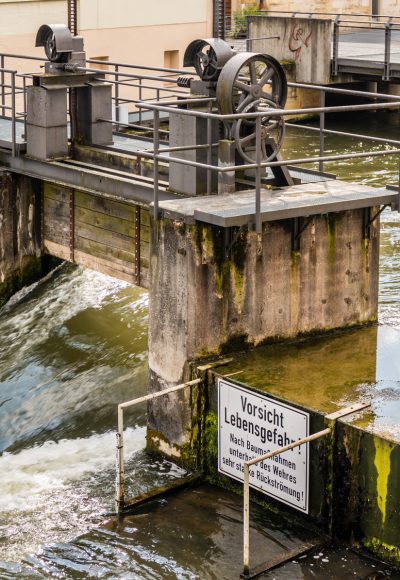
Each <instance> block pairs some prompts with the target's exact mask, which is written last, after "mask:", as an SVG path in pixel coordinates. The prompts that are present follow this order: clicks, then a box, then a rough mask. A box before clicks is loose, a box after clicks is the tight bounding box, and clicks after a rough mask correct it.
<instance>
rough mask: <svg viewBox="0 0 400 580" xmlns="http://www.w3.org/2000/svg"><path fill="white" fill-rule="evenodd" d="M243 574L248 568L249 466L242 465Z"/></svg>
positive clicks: (247, 571) (245, 573)
mask: <svg viewBox="0 0 400 580" xmlns="http://www.w3.org/2000/svg"><path fill="white" fill-rule="evenodd" d="M243 469H244V470H243V478H244V479H243V574H244V575H245V576H247V575H248V573H249V570H250V466H249V465H248V464H247V463H244V465H243Z"/></svg>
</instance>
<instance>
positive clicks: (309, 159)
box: [138, 149, 400, 173]
mask: <svg viewBox="0 0 400 580" xmlns="http://www.w3.org/2000/svg"><path fill="white" fill-rule="evenodd" d="M138 153H140V155H141V156H142V157H148V158H149V159H153V157H154V156H153V154H151V153H150V154H148V153H147V152H146V151H138ZM398 154H400V149H389V150H387V151H367V152H365V153H347V154H342V155H329V156H325V157H324V161H325V162H327V161H338V160H342V159H359V158H363V157H381V156H383V155H398ZM158 159H159V161H166V162H169V161H170V158H169V157H167V156H164V155H162V154H161V155H160V154H159V155H158ZM320 159H321V158H320V157H303V158H300V159H289V160H287V161H267V162H265V163H261V164H260V167H283V166H286V165H302V164H307V163H318V162H319V161H320ZM174 163H182V164H183V165H190V166H192V167H200V168H203V169H211V170H212V171H219V172H221V173H227V172H230V171H244V170H246V169H256V168H257V164H256V163H248V164H247V165H232V166H231V167H217V166H214V165H207V163H198V162H197V161H189V160H186V159H179V158H178V157H176V158H174Z"/></svg>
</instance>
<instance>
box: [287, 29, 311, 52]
mask: <svg viewBox="0 0 400 580" xmlns="http://www.w3.org/2000/svg"><path fill="white" fill-rule="evenodd" d="M311 37H312V30H311V32H310V33H309V34H308V35H306V32H305V31H304V29H303V28H302V26H301V25H299V24H294V25H293V26H292V30H291V32H290V38H289V50H290V52H293V54H294V60H299V58H300V56H301V51H302V49H303V47H304V46H305V47H306V48H308V47H309V46H310V45H311Z"/></svg>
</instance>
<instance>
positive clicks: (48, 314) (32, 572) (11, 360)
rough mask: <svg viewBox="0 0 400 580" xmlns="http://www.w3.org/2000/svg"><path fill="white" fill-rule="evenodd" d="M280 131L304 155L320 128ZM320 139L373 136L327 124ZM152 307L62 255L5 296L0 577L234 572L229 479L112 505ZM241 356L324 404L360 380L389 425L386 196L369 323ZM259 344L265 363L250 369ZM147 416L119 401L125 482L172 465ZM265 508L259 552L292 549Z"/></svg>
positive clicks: (397, 307) (346, 570) (237, 530)
mask: <svg viewBox="0 0 400 580" xmlns="http://www.w3.org/2000/svg"><path fill="white" fill-rule="evenodd" d="M397 121H398V119H397V116H396V115H393V114H390V115H379V116H375V117H374V116H372V115H366V116H365V117H364V118H363V119H358V120H357V122H354V121H353V120H352V119H351V118H347V119H346V118H345V119H343V120H341V121H340V122H339V121H338V120H337V119H331V120H330V125H331V127H333V126H335V127H338V126H340V127H341V128H345V129H346V130H353V131H355V132H365V133H370V134H375V135H380V136H385V135H387V136H389V137H392V138H397V135H398V124H397ZM285 147H286V156H289V155H290V157H292V158H294V157H304V156H305V155H313V154H315V153H316V152H317V137H316V136H315V135H312V134H309V133H306V132H305V131H302V130H298V129H291V130H289V131H288V136H287V139H286V145H285ZM326 148H327V153H329V152H344V151H346V152H354V151H361V150H362V149H363V148H364V149H366V148H369V149H371V150H377V149H381V148H382V145H374V144H370V143H367V144H365V143H364V144H363V143H361V142H360V141H359V140H357V139H352V140H349V139H343V138H340V137H328V138H327V141H326ZM289 152H290V153H289ZM326 170H327V171H334V172H335V173H337V174H338V177H340V178H342V179H346V180H350V181H351V180H354V181H361V182H362V183H365V184H371V185H385V184H386V183H393V184H395V183H396V182H397V181H398V170H399V167H398V160H396V159H394V158H392V157H387V158H382V157H381V158H376V159H374V158H372V157H371V158H368V159H363V160H359V161H343V162H341V163H340V165H339V167H333V166H332V165H327V166H326ZM147 317H148V301H147V294H146V292H145V291H142V290H140V289H137V288H134V287H131V286H129V285H128V284H125V283H123V282H119V281H116V280H114V279H111V278H108V277H105V276H103V275H100V274H98V273H94V272H92V271H90V270H84V269H82V268H77V267H74V266H71V265H68V264H65V265H62V266H60V267H58V268H57V269H56V270H55V271H53V272H52V273H51V274H50V275H49V276H48V277H47V278H46V279H45V280H42V281H41V282H40V283H38V284H36V285H34V286H32V287H30V288H29V289H26V290H24V291H22V292H20V293H19V294H18V295H16V296H15V297H14V298H13V299H12V300H11V301H10V302H9V303H8V304H7V305H6V306H5V307H4V308H3V309H2V311H1V312H0V336H1V352H0V578H32V579H34V578H48V577H55V578H144V579H158V578H171V579H172V578H180V579H197V578H199V579H200V578H201V579H204V578H210V579H211V578H226V579H230V578H237V577H238V574H239V572H240V565H241V562H240V556H241V521H242V511H241V500H240V498H237V497H236V496H234V495H232V494H230V493H223V492H220V491H218V490H216V489H214V488H211V487H208V486H202V487H200V488H197V489H196V490H194V491H192V492H190V493H187V494H183V495H182V496H177V497H175V498H174V499H171V500H169V501H168V502H165V505H164V504H162V505H161V504H160V505H159V506H158V507H157V509H155V510H154V511H152V512H146V511H144V512H143V513H141V514H139V515H137V516H132V517H127V518H125V519H124V520H122V521H118V520H116V518H115V517H113V516H112V515H110V514H109V512H110V511H111V510H112V509H113V495H114V477H115V453H114V451H115V426H116V404H117V403H118V402H121V401H124V400H128V399H132V398H134V397H136V396H139V395H141V394H143V393H144V392H145V390H146V381H147ZM248 356H249V357H250V359H247V360H248V363H247V367H246V368H247V371H246V372H247V373H248V378H249V377H252V378H253V379H254V378H255V379H257V377H258V380H259V382H261V376H262V380H263V381H264V382H265V388H266V389H267V390H268V388H270V387H271V388H274V389H276V391H280V390H281V391H282V392H283V391H284V389H290V390H291V391H293V392H294V391H296V390H297V391H299V392H303V391H304V389H302V388H301V387H302V386H304V385H305V381H307V386H308V387H309V388H312V389H313V397H315V401H316V402H315V405H316V407H317V408H321V409H322V410H325V409H326V410H328V409H330V408H331V407H332V401H334V400H335V401H338V400H341V401H343V402H346V401H352V400H353V399H352V397H353V395H354V393H355V392H357V393H359V392H366V393H368V394H369V396H370V397H372V399H373V402H374V408H373V414H371V416H369V418H367V419H366V420H365V421H366V426H367V427H368V428H374V429H378V430H381V431H382V432H384V433H386V434H389V435H390V436H392V437H394V438H396V439H399V438H400V404H399V402H398V401H399V397H398V394H399V389H400V216H399V215H398V214H397V213H392V212H390V211H388V210H386V211H385V213H384V214H383V216H382V228H381V261H380V307H379V326H378V327H373V328H367V329H361V330H357V331H352V332H350V333H345V334H343V335H336V336H334V337H329V338H326V339H323V340H319V339H318V340H317V339H313V340H312V341H309V342H303V343H301V345H300V346H296V345H294V346H280V345H276V346H274V347H268V348H267V349H266V350H265V351H263V352H262V353H261V352H260V353H256V352H255V353H251V354H250V355H248ZM266 360H267V361H268V366H269V368H270V372H269V374H268V376H265V374H261V373H263V372H264V371H263V370H262V369H263V368H265V362H266ZM238 364H239V363H238ZM321 365H323V373H322V371H321ZM242 367H243V363H242ZM321 377H322V378H324V379H325V381H324V388H323V389H320V390H319V385H320V384H321ZM310 385H311V387H310ZM145 420H146V418H145V408H139V409H136V410H135V411H134V412H132V411H131V412H129V413H127V414H126V425H127V426H128V431H127V436H126V444H127V455H128V463H127V473H128V485H129V489H130V493H135V494H136V493H140V492H143V491H145V490H149V489H151V488H153V487H155V486H156V485H159V484H160V483H164V482H166V481H168V480H170V479H171V478H174V477H177V476H179V475H181V474H182V471H181V470H180V469H179V468H178V467H176V466H174V465H173V464H171V463H169V462H166V461H157V460H152V459H150V458H149V457H148V456H147V455H146V454H145V452H144V445H145ZM263 517H264V516H263V515H262V513H261V512H260V511H258V510H257V508H255V509H254V510H253V521H252V534H253V536H252V546H254V550H255V551H256V552H257V553H260V554H261V553H262V550H263V549H264V548H265V545H266V544H268V545H269V553H274V551H276V550H279V549H280V550H281V549H282V546H284V547H286V548H288V549H290V547H291V545H292V543H293V542H294V539H296V538H297V539H298V538H300V539H301V537H302V530H301V529H299V530H296V529H295V528H293V527H292V528H291V529H290V531H289V530H288V529H286V528H285V526H284V525H283V524H282V520H280V519H279V518H278V519H276V521H275V520H274V519H273V517H272V516H271V521H270V522H269V524H268V528H267V529H266V528H265V527H264V526H263V525H262V524H263V523H265V522H264V520H263ZM260 559H262V558H260ZM264 559H265V558H264ZM374 570H377V568H376V564H373V563H371V562H369V561H366V560H363V559H360V558H359V557H358V556H356V555H355V554H354V553H352V552H350V551H349V550H347V549H346V548H338V549H336V550H331V551H330V552H329V553H328V552H326V553H325V552H324V551H322V552H320V553H317V554H316V555H314V556H310V557H307V558H304V559H303V560H301V559H299V560H297V561H295V562H293V563H291V564H290V565H288V566H285V567H284V568H282V569H279V570H276V571H275V572H273V573H270V574H269V575H266V576H265V577H266V578H267V577H268V578H276V579H278V578H279V579H281V578H282V579H283V578H285V579H287V578H290V579H291V578H293V579H301V578H307V579H308V578H320V579H322V578H324V579H325V578H334V579H336V578H343V579H347V578H367V576H368V574H371V573H372V574H373V573H374ZM368 577H370V578H373V577H374V576H368ZM377 577H378V576H377ZM390 577H393V578H394V577H396V576H394V575H392V576H390Z"/></svg>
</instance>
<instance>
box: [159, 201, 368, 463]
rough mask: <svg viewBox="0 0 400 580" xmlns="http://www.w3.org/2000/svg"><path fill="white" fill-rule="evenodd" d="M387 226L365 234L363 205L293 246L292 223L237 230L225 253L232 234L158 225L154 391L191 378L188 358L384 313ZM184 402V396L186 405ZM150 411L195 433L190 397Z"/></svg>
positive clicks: (321, 221)
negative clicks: (380, 303) (381, 261)
mask: <svg viewBox="0 0 400 580" xmlns="http://www.w3.org/2000/svg"><path fill="white" fill-rule="evenodd" d="M378 227H379V224H378V223H377V222H375V223H374V225H373V227H372V235H371V239H370V240H369V241H367V240H363V239H362V236H363V233H362V232H363V211H362V210H356V211H347V212H343V213H337V214H329V215H322V216H317V217H315V218H314V219H313V220H312V222H311V223H310V224H309V225H308V226H307V227H306V228H305V230H304V232H303V233H302V235H301V242H300V251H299V252H293V251H292V249H291V239H292V238H291V236H292V222H291V221H290V220H287V221H278V222H273V223H268V224H266V225H265V226H264V231H263V235H262V239H261V242H259V241H258V239H257V235H256V234H254V233H247V234H246V233H243V234H241V235H239V236H238V239H237V240H236V243H235V245H234V246H233V256H232V259H230V260H227V259H225V257H224V246H223V241H224V231H223V230H222V229H220V228H214V227H211V226H206V225H203V224H197V225H196V226H192V227H185V226H183V225H182V224H180V223H177V222H175V223H174V222H172V221H168V220H165V221H161V222H160V223H159V224H157V225H156V226H155V229H154V232H155V233H153V234H152V235H153V238H152V240H151V249H150V278H151V280H150V288H151V292H150V321H149V366H150V372H151V380H152V388H153V389H155V390H160V389H162V388H165V387H166V386H168V385H171V384H177V383H179V382H182V381H183V380H186V379H187V376H188V364H187V363H188V361H190V360H194V359H199V358H201V357H204V356H209V355H213V354H221V353H230V352H232V351H234V350H235V349H236V350H238V349H244V348H246V347H248V346H252V345H257V344H260V343H262V342H263V341H267V340H282V339H288V338H294V337H296V336H299V335H302V334H307V333H314V332H323V331H326V330H329V329H333V328H340V327H349V326H352V325H356V324H360V323H365V322H369V321H372V320H376V316H377V297H378V264H377V262H378V257H379V230H378ZM178 401H179V402H178ZM163 405H164V402H163V404H162V405H160V406H158V407H156V406H153V407H151V408H150V416H149V417H150V422H149V424H150V428H151V429H152V428H154V426H155V425H157V426H158V427H157V428H158V430H159V431H160V432H161V433H163V434H164V437H165V438H166V439H167V440H169V441H170V442H172V443H173V444H177V445H176V446H175V448H173V453H175V454H178V455H179V449H178V447H179V446H180V445H181V444H183V443H184V442H185V441H187V437H188V434H189V433H190V421H189V422H188V417H187V413H188V409H187V406H186V405H185V400H182V399H181V398H179V397H177V398H176V401H174V399H173V398H171V401H170V408H169V409H167V408H166V407H163Z"/></svg>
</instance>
